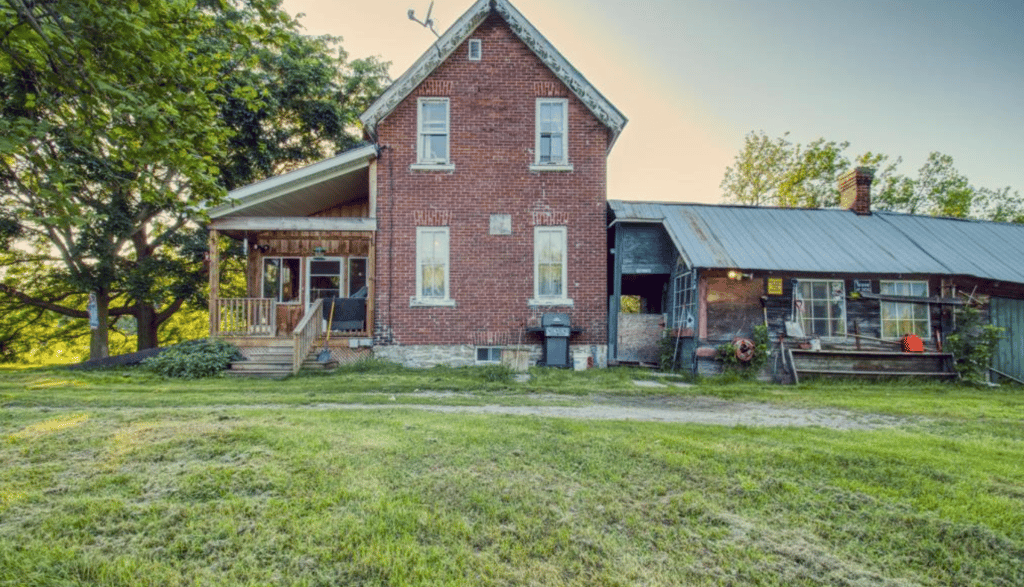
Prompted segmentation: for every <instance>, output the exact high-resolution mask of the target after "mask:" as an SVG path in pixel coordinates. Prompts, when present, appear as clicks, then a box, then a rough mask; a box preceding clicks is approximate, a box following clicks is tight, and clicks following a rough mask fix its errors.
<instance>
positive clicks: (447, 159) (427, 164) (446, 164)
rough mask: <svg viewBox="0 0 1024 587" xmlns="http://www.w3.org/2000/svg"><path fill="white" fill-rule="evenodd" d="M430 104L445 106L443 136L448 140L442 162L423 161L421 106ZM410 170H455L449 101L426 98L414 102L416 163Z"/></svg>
mask: <svg viewBox="0 0 1024 587" xmlns="http://www.w3.org/2000/svg"><path fill="white" fill-rule="evenodd" d="M430 103H443V104H444V105H445V121H444V125H445V136H446V137H447V138H448V140H447V141H445V152H444V160H437V161H432V160H426V159H424V156H425V155H424V149H423V136H424V134H425V133H424V131H423V105H424V104H430ZM410 169H413V170H420V171H453V170H454V169H455V165H454V164H452V104H451V100H450V99H448V98H440V97H428V98H418V99H417V100H416V163H413V164H412V165H411V166H410Z"/></svg>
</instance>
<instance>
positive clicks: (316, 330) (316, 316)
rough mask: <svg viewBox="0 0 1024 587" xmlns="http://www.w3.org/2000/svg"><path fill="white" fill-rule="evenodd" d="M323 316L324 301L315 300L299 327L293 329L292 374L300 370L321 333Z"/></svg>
mask: <svg viewBox="0 0 1024 587" xmlns="http://www.w3.org/2000/svg"><path fill="white" fill-rule="evenodd" d="M323 314H324V301H323V300H322V299H321V300H316V301H315V302H313V303H312V304H311V305H310V306H309V309H308V310H306V315H305V316H303V317H302V321H301V322H299V325H298V326H296V327H295V330H294V331H293V333H292V336H293V337H294V338H295V357H294V358H293V359H292V373H296V374H297V373H298V372H299V369H302V363H303V362H305V360H306V357H307V356H309V351H310V350H311V349H312V348H313V344H314V343H316V340H317V339H318V338H320V335H321V334H322V333H323V324H324V317H323Z"/></svg>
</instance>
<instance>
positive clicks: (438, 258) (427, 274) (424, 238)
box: [410, 226, 455, 306]
mask: <svg viewBox="0 0 1024 587" xmlns="http://www.w3.org/2000/svg"><path fill="white" fill-rule="evenodd" d="M448 238H449V232H448V227H447V226H430V227H418V228H417V229H416V295H415V296H413V299H412V300H411V301H410V303H411V305H414V306H415V305H426V306H452V305H455V302H454V301H453V300H452V299H451V295H450V290H449V277H450V273H451V271H450V270H449V266H448V242H449V240H448Z"/></svg>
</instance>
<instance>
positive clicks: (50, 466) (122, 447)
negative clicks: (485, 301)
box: [0, 367, 1024, 586]
mask: <svg viewBox="0 0 1024 587" xmlns="http://www.w3.org/2000/svg"><path fill="white" fill-rule="evenodd" d="M646 376H647V375H646V374H641V373H638V372H635V371H629V370H618V369H612V370H606V371H601V372H588V373H569V372H562V371H554V372H552V371H538V372H537V373H535V377H534V378H533V380H532V381H530V382H528V383H509V382H507V381H502V380H500V378H496V377H495V376H494V374H493V373H489V372H487V371H482V370H472V369H469V370H458V369H437V370H429V371H418V372H411V371H406V370H403V369H396V368H393V367H384V368H380V369H376V370H375V369H367V368H365V367H354V368H350V369H348V370H346V371H344V372H342V373H339V374H337V375H332V376H319V377H312V376H310V377H299V378H293V379H290V380H287V381H284V382H249V381H243V382H239V381H236V380H230V379H210V380H200V381H195V382H177V381H168V380H163V379H158V378H154V377H151V376H148V375H143V374H140V373H135V372H130V371H125V372H98V373H96V372H94V373H69V372H62V371H36V370H25V371H9V372H0V464H2V466H0V585H4V586H6V585H18V586H22V585H126V586H127V585H131V586H137V585H204V586H205V585H268V586H269V585H275V586H277V585H324V586H327V585H331V586H335V585H382V586H383V585H391V586H400V585H422V586H439V585H467V586H470V585H472V586H477V585H516V586H518V585H538V586H540V585H544V586H552V585H553V586H561V585H581V586H582V585H587V586H593V585H597V586H610V585H623V586H625V585H709V586H710V585H737V586H739V585H779V586H783V585H784V586H794V585H830V586H831V585H849V586H898V585H899V586H902V585H907V586H910V585H935V586H940V585H941V586H946V585H978V586H1018V585H1024V564H1022V563H1021V561H1022V560H1024V391H1022V390H1020V388H999V389H992V390H988V389H975V388H969V387H959V386H946V385H934V386H918V385H912V384H908V383H889V384H879V385H863V384H847V383H840V384H812V385H805V386H800V387H779V386H772V385H765V384H753V383H744V384H732V385H722V384H715V383H708V382H703V383H700V384H698V385H697V386H695V387H690V388H675V387H668V388H660V389H657V390H653V391H652V390H650V389H648V388H640V387H637V386H636V385H635V384H633V383H632V381H633V379H634V378H636V377H646ZM495 379H499V380H495ZM417 390H420V391H425V390H434V391H455V392H461V393H459V394H457V395H451V394H449V395H444V394H437V395H424V394H413V393H410V392H415V391H417ZM401 394H405V395H404V396H402V395H401ZM538 394H545V399H544V401H545V402H546V404H551V403H552V400H551V398H550V397H547V394H555V395H556V398H555V400H554V401H555V403H564V404H566V405H573V404H577V403H583V402H587V401H589V399H588V398H590V397H591V396H592V395H596V394H600V395H601V396H602V397H604V398H607V397H613V398H614V397H615V396H620V395H621V396H627V397H626V398H625V399H632V398H636V397H637V396H642V395H644V394H654V395H669V394H672V395H676V396H686V395H695V396H717V397H720V398H725V399H730V400H736V401H744V402H750V401H756V402H766V403H771V404H775V405H782V406H793V407H811V408H814V407H823V408H842V409H846V410H851V411H857V412H868V413H879V414H888V415H897V416H901V417H905V419H904V420H901V421H903V422H905V424H903V425H900V426H897V427H891V428H882V429H877V430H871V431H835V430H826V429H820V428H755V427H717V426H699V425H689V424H665V423H657V422H614V421H612V422H609V421H575V420H564V419H553V418H542V417H520V416H486V415H454V414H439V413H432V412H422V411H418V410H413V409H408V408H397V407H388V406H382V407H381V409H379V410H370V411H367V410H360V411H350V410H340V409H332V407H331V404H342V403H364V404H365V403H382V404H387V403H390V402H391V401H392V399H391V398H392V396H398V400H399V402H400V403H402V404H410V403H447V404H452V403H466V404H508V405H521V404H529V403H536V402H537V401H539V400H538Z"/></svg>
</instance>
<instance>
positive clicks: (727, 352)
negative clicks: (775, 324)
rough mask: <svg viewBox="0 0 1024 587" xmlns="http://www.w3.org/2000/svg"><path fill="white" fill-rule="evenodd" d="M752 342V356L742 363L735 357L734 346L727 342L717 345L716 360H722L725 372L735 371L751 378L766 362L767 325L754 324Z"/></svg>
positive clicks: (755, 375)
mask: <svg viewBox="0 0 1024 587" xmlns="http://www.w3.org/2000/svg"><path fill="white" fill-rule="evenodd" d="M751 340H752V341H753V343H754V357H753V358H752V359H751V360H750V361H749V362H746V363H744V362H743V361H740V360H739V358H737V357H736V346H735V345H734V344H733V343H731V342H727V343H725V344H723V345H721V346H719V347H718V360H720V361H722V363H723V364H724V367H725V372H726V373H727V374H728V373H737V374H739V375H741V376H742V377H743V378H745V379H753V378H754V377H757V375H758V373H760V372H761V370H762V369H764V366H765V365H766V364H767V363H768V327H767V326H765V325H764V324H758V325H756V326H754V334H753V336H752V337H751Z"/></svg>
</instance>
